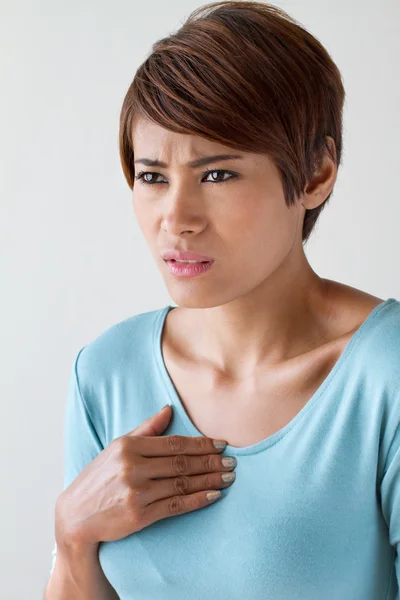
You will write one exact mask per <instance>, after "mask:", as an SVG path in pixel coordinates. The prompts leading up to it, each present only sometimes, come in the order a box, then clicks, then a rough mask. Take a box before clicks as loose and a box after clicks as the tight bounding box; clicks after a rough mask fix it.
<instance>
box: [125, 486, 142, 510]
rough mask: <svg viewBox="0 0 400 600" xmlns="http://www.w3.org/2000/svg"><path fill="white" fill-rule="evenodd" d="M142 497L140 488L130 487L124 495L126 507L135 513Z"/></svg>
mask: <svg viewBox="0 0 400 600" xmlns="http://www.w3.org/2000/svg"><path fill="white" fill-rule="evenodd" d="M140 495H141V491H140V488H136V487H129V488H128V489H127V491H126V492H125V495H124V501H125V505H126V506H127V507H128V508H129V509H130V510H132V511H133V512H135V513H136V510H137V507H138V504H139V502H138V500H139V498H140Z"/></svg>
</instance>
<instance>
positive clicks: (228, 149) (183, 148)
mask: <svg viewBox="0 0 400 600" xmlns="http://www.w3.org/2000/svg"><path fill="white" fill-rule="evenodd" d="M132 141H133V150H134V153H135V156H136V157H139V156H140V157H142V156H144V157H146V158H150V159H159V160H162V161H165V162H169V161H170V160H171V161H172V160H173V161H177V162H186V161H188V160H194V159H196V158H199V157H201V156H206V155H211V154H238V155H241V156H242V159H241V160H240V162H241V163H242V162H244V161H251V162H254V161H255V160H258V161H259V160H265V159H266V155H265V154H264V155H260V154H256V153H253V152H246V151H244V150H237V149H234V148H232V146H226V145H225V144H221V143H219V142H216V141H213V140H209V139H206V138H204V137H201V136H199V135H192V134H186V133H176V132H175V131H170V130H169V129H165V128H164V127H161V125H158V124H157V123H153V122H152V121H148V120H146V119H144V118H140V119H138V120H137V121H136V123H135V124H134V126H133V128H132Z"/></svg>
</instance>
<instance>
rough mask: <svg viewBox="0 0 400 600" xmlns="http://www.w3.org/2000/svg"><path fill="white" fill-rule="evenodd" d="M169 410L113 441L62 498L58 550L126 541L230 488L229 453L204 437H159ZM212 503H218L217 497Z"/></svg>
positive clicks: (58, 510)
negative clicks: (227, 478) (226, 461)
mask: <svg viewBox="0 0 400 600" xmlns="http://www.w3.org/2000/svg"><path fill="white" fill-rule="evenodd" d="M171 415H172V408H171V407H170V406H168V407H164V409H163V410H161V411H160V412H158V413H156V414H155V415H153V416H152V417H150V418H149V419H146V420H145V421H143V423H141V424H140V425H139V426H138V427H136V428H135V429H133V430H132V431H130V432H128V433H127V434H125V435H123V436H121V437H118V438H115V439H114V440H113V441H112V442H111V443H110V444H109V445H108V446H107V447H106V448H104V450H102V452H100V453H99V454H98V456H96V458H95V459H94V460H92V461H91V462H90V463H89V464H88V465H86V467H85V468H84V469H82V471H81V472H80V473H79V475H78V476H77V477H76V478H75V479H74V481H73V482H72V483H71V484H70V485H69V486H68V487H67V488H66V489H65V490H64V491H63V492H62V493H61V494H60V496H59V497H58V499H57V503H56V519H55V534H56V536H55V537H56V542H57V545H60V546H61V545H66V546H79V547H86V546H92V545H93V546H96V545H98V544H99V543H100V542H108V541H113V540H118V539H121V538H124V537H126V536H128V535H130V534H131V533H134V532H136V531H140V530H141V529H143V528H144V527H147V526H148V525H151V524H152V523H154V522H155V521H158V520H160V519H164V518H165V517H171V516H174V515H179V514H182V513H186V512H190V511H193V510H197V509H198V508H203V507H204V506H207V505H208V504H210V500H208V499H207V497H206V494H207V492H209V491H213V490H215V489H219V488H226V487H228V486H229V485H231V483H232V482H229V483H225V482H224V481H223V480H222V479H221V475H222V473H226V472H229V471H232V469H233V468H234V467H235V466H236V465H234V466H231V467H224V466H223V465H222V462H221V459H222V458H223V457H222V456H220V455H219V454H220V453H221V451H222V450H223V448H221V449H217V448H215V447H214V445H213V440H212V439H211V438H207V437H204V436H201V437H190V436H180V435H169V436H161V435H160V434H161V433H162V432H163V431H164V430H165V429H166V427H167V425H168V423H169V421H170V419H171ZM211 501H212V500H211Z"/></svg>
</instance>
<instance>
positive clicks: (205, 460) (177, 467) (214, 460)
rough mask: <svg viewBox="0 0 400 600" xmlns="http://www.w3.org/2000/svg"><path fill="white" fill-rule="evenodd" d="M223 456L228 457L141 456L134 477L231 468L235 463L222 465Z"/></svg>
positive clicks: (161, 476)
mask: <svg viewBox="0 0 400 600" xmlns="http://www.w3.org/2000/svg"><path fill="white" fill-rule="evenodd" d="M224 458H228V457H227V456H220V455H214V454H206V455H204V456H195V455H190V454H177V455H175V456H164V457H154V458H147V457H142V459H141V460H140V461H137V462H136V477H137V478H138V477H139V480H144V479H156V478H166V477H177V476H180V475H198V474H201V473H210V472H213V471H214V472H216V471H230V470H232V468H234V467H235V466H236V465H232V466H224V465H223V464H222V459H224Z"/></svg>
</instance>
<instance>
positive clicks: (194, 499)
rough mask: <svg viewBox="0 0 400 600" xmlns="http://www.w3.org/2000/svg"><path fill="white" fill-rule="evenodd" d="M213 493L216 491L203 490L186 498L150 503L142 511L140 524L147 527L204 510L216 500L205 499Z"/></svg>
mask: <svg viewBox="0 0 400 600" xmlns="http://www.w3.org/2000/svg"><path fill="white" fill-rule="evenodd" d="M215 491H216V490H205V491H204V492H195V493H194V494H188V495H187V496H172V497H171V498H165V499H163V500H157V501H156V502H152V503H151V504H148V505H147V506H146V507H145V508H144V509H143V511H142V516H141V519H140V521H141V524H143V527H147V526H148V525H150V524H151V523H154V522H155V521H159V520H160V519H165V518H167V517H173V516H176V515H180V514H184V513H187V512H191V511H193V510H197V509H199V508H204V507H205V506H207V505H209V504H211V503H213V502H215V501H216V500H218V498H214V500H208V499H207V494H209V493H210V492H215ZM220 497H222V496H220Z"/></svg>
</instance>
